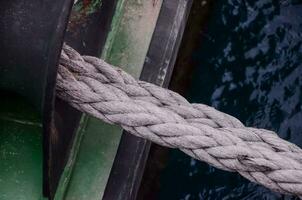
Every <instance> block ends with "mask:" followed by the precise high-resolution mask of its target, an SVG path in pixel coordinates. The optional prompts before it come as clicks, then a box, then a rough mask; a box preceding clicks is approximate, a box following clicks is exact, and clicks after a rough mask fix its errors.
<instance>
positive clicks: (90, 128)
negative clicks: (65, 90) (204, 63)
mask: <svg viewBox="0 0 302 200" xmlns="http://www.w3.org/2000/svg"><path fill="white" fill-rule="evenodd" d="M161 4H162V1H161V0H160V1H157V3H156V4H154V3H153V1H149V0H141V1H137V0H119V1H118V4H117V8H116V12H115V15H114V18H113V21H112V24H111V32H110V33H109V35H108V38H107V41H106V44H105V48H104V50H103V55H102V58H103V59H105V60H106V61H108V62H110V63H112V64H115V65H119V66H123V67H124V69H125V70H126V71H128V72H129V73H131V74H132V75H134V76H135V77H139V75H140V72H141V70H142V67H143V64H144V61H145V56H146V54H147V51H148V48H149V44H150V41H151V38H152V34H153V31H154V27H155V24H156V21H157V17H158V15H159V10H160V8H161ZM121 132H122V130H121V129H120V128H118V127H116V126H112V125H108V124H105V123H103V122H101V121H99V120H97V119H95V118H93V117H89V116H83V117H82V123H81V126H80V128H79V129H78V131H77V134H76V138H75V141H74V144H73V148H72V153H71V156H70V159H69V161H68V163H67V166H66V168H65V171H64V173H63V176H62V178H61V180H60V185H59V189H58V191H57V194H56V197H55V200H62V199H66V200H76V199H102V196H103V194H104V190H105V187H106V184H107V181H108V178H109V175H110V171H111V168H112V165H113V162H114V158H115V155H116V152H117V149H118V145H119V142H120V139H121Z"/></svg>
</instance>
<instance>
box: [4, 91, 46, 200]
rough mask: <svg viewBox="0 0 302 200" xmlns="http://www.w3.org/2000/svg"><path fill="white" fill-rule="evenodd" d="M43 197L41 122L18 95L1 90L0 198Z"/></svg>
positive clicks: (9, 199)
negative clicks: (4, 92)
mask: <svg viewBox="0 0 302 200" xmlns="http://www.w3.org/2000/svg"><path fill="white" fill-rule="evenodd" d="M15 199H18V200H33V199H42V125H41V119H40V117H39V116H38V115H37V112H36V111H35V110H33V109H32V108H31V106H30V105H29V104H27V103H26V102H25V101H24V100H23V99H21V98H20V97H19V96H11V95H8V94H3V92H2V93H1V103H0V200H15Z"/></svg>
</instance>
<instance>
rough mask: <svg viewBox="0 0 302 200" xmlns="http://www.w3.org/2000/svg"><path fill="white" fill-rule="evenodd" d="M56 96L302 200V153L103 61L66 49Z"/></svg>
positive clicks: (273, 136) (268, 134) (274, 136)
mask: <svg viewBox="0 0 302 200" xmlns="http://www.w3.org/2000/svg"><path fill="white" fill-rule="evenodd" d="M57 95H58V96H59V97H60V98H62V99H63V100H65V101H67V102H69V103H70V105H72V106H73V107H74V108H76V109H78V110H80V111H82V112H85V113H87V114H90V115H92V116H94V117H96V118H99V119H101V120H103V121H105V122H107V123H110V124H117V125H120V126H121V127H122V128H123V129H125V130H127V131H128V132H129V133H132V134H133V135H136V136H138V137H142V138H145V139H148V140H150V141H152V142H155V143H157V144H160V145H163V146H166V147H170V148H178V149H180V150H181V151H183V152H185V153H186V154H188V155H189V156H191V157H193V158H195V159H198V160H201V161H204V162H207V163H208V164H210V165H212V166H215V167H217V168H219V169H223V170H226V171H232V172H238V173H239V174H241V175H242V176H244V177H245V178H247V179H249V180H250V181H252V182H255V183H258V184H261V185H263V186H265V187H267V188H270V189H271V190H273V191H276V192H280V193H283V194H292V195H296V196H299V197H300V198H301V197H302V150H301V149H300V148H299V147H298V146H296V145H294V144H292V143H289V142H287V141H285V140H283V139H281V138H279V137H278V135H277V134H276V133H274V132H272V131H269V130H265V129H256V128H250V127H245V126H244V125H243V124H242V123H241V122H240V121H239V120H238V119H236V118H234V117H232V116H230V115H227V114H225V113H222V112H220V111H217V110H215V109H214V108H212V107H209V106H206V105H203V104H190V103H189V102H188V101H187V100H186V99H184V98H183V97H181V96H180V95H179V94H177V93H175V92H172V91H170V90H167V89H163V88H161V87H158V86H156V85H153V84H150V83H147V82H144V81H137V80H135V79H134V78H133V77H131V76H130V75H129V74H127V73H126V72H124V71H123V70H121V69H120V68H117V67H114V66H111V65H110V64H108V63H106V62H104V61H103V60H101V59H98V58H95V57H91V56H81V55H80V54H79V53H77V52H76V51H75V50H73V49H72V48H71V47H69V46H67V45H64V47H63V50H62V54H61V59H60V63H59V69H58V78H57Z"/></svg>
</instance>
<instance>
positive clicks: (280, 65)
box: [160, 0, 302, 200]
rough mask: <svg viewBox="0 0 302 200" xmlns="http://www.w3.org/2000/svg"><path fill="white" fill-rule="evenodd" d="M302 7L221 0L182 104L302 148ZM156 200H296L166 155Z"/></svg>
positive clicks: (266, 0) (299, 4) (298, 3)
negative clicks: (266, 131) (226, 115)
mask: <svg viewBox="0 0 302 200" xmlns="http://www.w3.org/2000/svg"><path fill="white" fill-rule="evenodd" d="M301 44H302V1H298V0H295V1H294V0H293V1H281V0H280V1H273V0H219V1H217V4H216V6H215V9H214V11H213V13H212V16H211V18H210V22H209V25H208V27H207V30H206V31H203V33H202V36H201V40H200V44H199V48H198V49H197V50H196V51H195V53H194V54H193V55H192V59H193V60H194V62H195V63H196V70H195V73H194V77H193V81H192V83H191V88H190V90H189V92H188V94H187V98H188V99H189V100H190V101H191V102H201V103H205V104H208V105H212V106H214V107H216V108H218V109H219V110H222V111H224V112H227V113H229V114H232V115H234V116H236V117H237V118H239V119H240V120H241V121H242V122H244V123H245V124H246V125H248V126H254V127H261V128H267V129H271V130H274V131H276V132H277V133H278V134H279V135H280V136H281V137H282V138H285V139H287V140H289V141H291V142H294V143H296V144H298V145H299V146H300V147H302V110H301V109H302V45H301ZM160 199H165V200H166V199H173V200H174V199H185V200H195V199H211V200H212V199H217V200H218V199H219V200H220V199H224V200H229V199H274V200H275V199H295V198H294V197H289V196H287V197H285V196H282V195H280V194H276V193H273V192H271V191H269V190H268V189H266V188H263V187H261V186H259V185H256V184H253V183H250V182H249V181H247V180H245V179H244V178H242V177H240V176H239V175H237V174H235V173H226V172H223V171H221V170H217V169H215V168H212V167H209V166H208V165H206V164H204V163H201V162H198V161H195V160H193V159H190V158H189V157H187V156H185V155H184V154H183V153H181V152H179V151H174V152H172V155H171V158H170V160H169V164H168V167H167V168H166V169H165V171H164V173H163V175H162V179H161V191H160Z"/></svg>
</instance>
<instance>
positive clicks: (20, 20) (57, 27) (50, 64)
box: [0, 0, 73, 196]
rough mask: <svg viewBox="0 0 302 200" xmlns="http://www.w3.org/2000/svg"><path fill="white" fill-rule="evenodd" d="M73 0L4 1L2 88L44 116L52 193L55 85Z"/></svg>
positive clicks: (0, 34)
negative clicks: (21, 97)
mask: <svg viewBox="0 0 302 200" xmlns="http://www.w3.org/2000/svg"><path fill="white" fill-rule="evenodd" d="M72 3H73V1H72V0H64V1H62V0H43V1H38V0H32V1H28V0H10V1H1V2H0V16H1V18H0V27H1V29H0V46H1V49H0V88H1V89H5V90H9V91H13V92H15V93H18V94H20V95H22V96H23V97H25V98H26V99H27V100H28V101H29V102H30V103H31V104H33V105H34V106H35V107H36V109H37V110H38V112H39V113H40V114H41V116H42V119H43V151H44V152H43V166H44V167H43V170H44V172H43V173H44V174H43V178H44V181H43V184H44V186H43V189H44V191H43V193H44V195H46V196H49V195H50V185H49V182H48V180H49V173H48V168H49V159H50V157H51V152H50V151H49V150H50V149H51V145H50V141H51V140H53V139H54V138H57V137H56V132H55V131H54V129H53V128H52V127H53V126H52V123H53V122H52V116H53V102H54V98H53V97H54V89H55V80H56V73H57V72H56V71H57V63H58V58H59V56H60V52H61V46H62V43H63V36H64V32H65V29H66V25H67V21H68V16H69V12H70V8H71V6H72Z"/></svg>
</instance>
